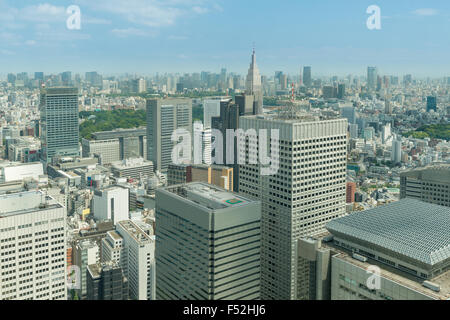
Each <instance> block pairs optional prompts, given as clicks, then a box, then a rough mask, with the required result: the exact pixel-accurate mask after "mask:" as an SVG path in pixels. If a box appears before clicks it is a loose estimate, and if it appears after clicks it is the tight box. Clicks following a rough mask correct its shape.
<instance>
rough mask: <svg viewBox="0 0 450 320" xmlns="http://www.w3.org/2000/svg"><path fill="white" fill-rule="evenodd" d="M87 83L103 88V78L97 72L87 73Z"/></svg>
mask: <svg viewBox="0 0 450 320" xmlns="http://www.w3.org/2000/svg"><path fill="white" fill-rule="evenodd" d="M85 78H86V82H88V83H90V84H91V85H92V86H97V87H98V86H100V87H101V86H102V85H103V77H102V76H101V75H100V74H98V73H97V72H96V71H92V72H86V77H85Z"/></svg>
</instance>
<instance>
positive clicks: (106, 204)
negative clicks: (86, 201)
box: [93, 186, 130, 225]
mask: <svg viewBox="0 0 450 320" xmlns="http://www.w3.org/2000/svg"><path fill="white" fill-rule="evenodd" d="M128 197H129V191H128V189H126V188H122V187H117V186H111V187H107V188H105V189H103V190H95V192H94V198H93V206H94V217H95V219H96V220H98V221H104V220H112V221H113V223H114V225H117V223H118V222H120V221H123V220H128V219H129V215H130V210H129V202H128V200H129V198H128Z"/></svg>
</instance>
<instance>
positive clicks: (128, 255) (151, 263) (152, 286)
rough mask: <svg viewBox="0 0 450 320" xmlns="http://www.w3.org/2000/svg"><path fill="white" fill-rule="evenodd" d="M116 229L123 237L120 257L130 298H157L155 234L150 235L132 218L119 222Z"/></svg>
mask: <svg viewBox="0 0 450 320" xmlns="http://www.w3.org/2000/svg"><path fill="white" fill-rule="evenodd" d="M116 231H117V234H118V235H120V237H121V238H122V239H123V242H122V243H123V250H122V254H121V258H120V259H121V266H122V269H123V272H124V275H125V277H126V278H127V279H128V286H129V297H130V299H135V300H155V299H156V297H155V295H156V291H155V290H156V278H155V277H156V274H155V236H154V235H148V234H147V233H146V232H144V231H143V230H142V229H141V228H140V227H139V226H138V225H137V224H136V223H134V222H133V221H131V220H125V221H121V222H119V223H118V224H117V226H116Z"/></svg>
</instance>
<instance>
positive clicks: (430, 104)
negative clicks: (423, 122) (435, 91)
mask: <svg viewBox="0 0 450 320" xmlns="http://www.w3.org/2000/svg"><path fill="white" fill-rule="evenodd" d="M431 110H433V111H434V112H436V111H437V104H436V97H433V96H429V97H427V112H430V111H431Z"/></svg>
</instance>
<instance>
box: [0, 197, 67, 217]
mask: <svg viewBox="0 0 450 320" xmlns="http://www.w3.org/2000/svg"><path fill="white" fill-rule="evenodd" d="M62 207H63V206H62V205H60V204H59V203H57V202H56V201H54V200H53V198H51V197H49V196H46V195H45V194H44V193H43V192H40V191H29V192H19V193H12V194H4V195H0V218H5V217H10V216H14V215H19V214H27V213H31V212H38V211H45V210H49V209H55V208H62Z"/></svg>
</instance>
